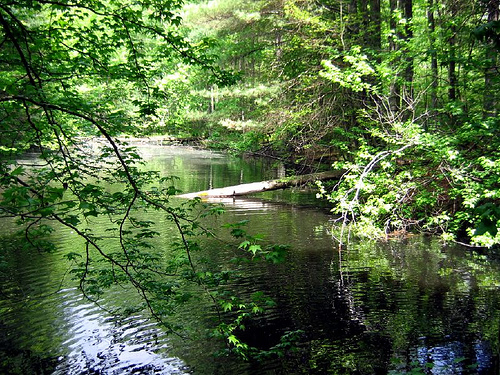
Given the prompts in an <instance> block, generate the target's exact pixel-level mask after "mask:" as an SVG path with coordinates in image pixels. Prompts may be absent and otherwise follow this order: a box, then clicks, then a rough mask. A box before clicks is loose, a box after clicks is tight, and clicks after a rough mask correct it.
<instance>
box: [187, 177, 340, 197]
mask: <svg viewBox="0 0 500 375" xmlns="http://www.w3.org/2000/svg"><path fill="white" fill-rule="evenodd" d="M343 173H344V171H329V172H323V173H313V174H307V175H303V176H297V177H294V178H288V179H286V178H285V179H279V180H269V181H260V182H252V183H249V184H242V185H234V186H227V187H224V188H218V189H210V190H203V191H198V192H195V193H187V194H181V195H178V197H179V198H189V199H193V198H197V197H199V198H202V199H205V198H228V197H236V196H241V195H248V194H252V193H260V192H263V191H269V190H279V189H285V188H288V187H292V186H298V185H305V184H306V183H308V182H314V181H326V180H333V179H337V178H340V177H341V176H342V174H343Z"/></svg>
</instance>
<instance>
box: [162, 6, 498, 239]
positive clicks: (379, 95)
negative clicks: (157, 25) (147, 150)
mask: <svg viewBox="0 0 500 375" xmlns="http://www.w3.org/2000/svg"><path fill="white" fill-rule="evenodd" d="M183 9H184V13H183V15H184V24H183V25H184V27H185V28H186V29H187V33H188V34H187V35H188V36H189V37H190V38H193V39H194V40H198V41H201V40H206V38H210V39H212V40H214V41H216V43H215V44H214V46H213V47H212V50H213V51H214V53H215V55H217V56H218V57H219V63H220V64H221V66H224V67H231V68H232V69H234V70H235V71H239V72H240V75H241V80H240V81H239V82H238V84H237V85H235V86H232V87H228V88H219V87H217V86H216V85H210V86H208V85H207V86H205V87H201V88H200V89H199V90H198V91H197V93H195V94H197V95H198V97H199V98H200V100H202V99H205V105H204V107H203V108H201V111H200V110H199V109H198V110H193V109H194V108H193V109H192V110H191V111H189V112H188V113H187V114H188V116H187V117H185V120H186V121H187V123H188V124H191V126H192V129H191V130H192V131H193V132H195V133H197V132H200V134H202V135H203V136H205V137H207V136H208V137H209V138H210V139H211V140H212V142H213V144H215V145H219V146H220V147H224V148H225V147H230V148H233V149H236V150H252V151H257V152H264V153H268V154H273V155H278V156H280V157H283V158H285V159H286V160H288V161H293V162H295V163H296V166H295V169H296V171H299V172H300V171H304V170H310V169H317V168H321V167H322V166H323V165H325V164H326V165H329V167H330V168H334V169H339V170H346V171H347V172H346V174H345V175H344V177H343V178H342V180H341V181H340V182H339V183H338V184H337V185H336V186H335V188H334V189H333V190H332V189H331V188H329V187H324V188H323V189H322V193H321V194H322V195H323V196H324V197H326V198H327V199H329V200H331V201H332V203H333V204H334V205H335V208H334V213H336V214H339V215H340V216H341V219H342V222H344V223H347V222H351V223H354V222H355V223H357V224H358V227H360V228H362V229H363V231H364V232H365V233H371V234H372V235H374V236H379V235H383V234H384V233H388V232H391V231H397V230H410V231H420V232H430V233H440V234H442V235H443V237H444V238H445V239H446V240H459V241H464V242H469V240H471V239H472V242H473V243H474V244H476V245H481V246H493V245H495V244H497V243H498V240H499V238H498V236H497V233H498V231H497V227H498V219H499V217H500V212H499V208H498V187H499V186H498V178H497V175H498V171H499V169H498V168H499V160H498V149H499V147H498V146H499V144H498V130H499V122H498V111H499V103H498V92H499V90H498V84H499V79H498V78H499V75H498V61H499V60H498V52H499V31H500V26H499V25H500V21H499V2H498V1H495V0H491V1H458V2H457V1H452V2H446V1H443V2H436V1H432V0H428V1H416V0H400V1H395V0H394V1H392V0H391V1H379V0H371V1H368V0H353V1H326V0H325V1H322V0H320V1H314V2H310V1H298V0H286V1H252V2H249V1H224V0H213V1H207V2H197V3H192V4H189V5H187V6H185V7H184V8H183ZM165 130H166V131H169V130H170V129H165Z"/></svg>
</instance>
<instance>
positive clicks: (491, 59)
mask: <svg viewBox="0 0 500 375" xmlns="http://www.w3.org/2000/svg"><path fill="white" fill-rule="evenodd" d="M487 6H488V22H496V21H498V20H499V19H500V0H489V2H488V5H487ZM488 47H489V48H487V49H486V59H487V61H488V67H487V68H486V71H485V74H484V114H485V116H486V117H493V116H495V115H496V114H497V113H498V108H497V104H498V103H497V102H498V93H497V90H495V87H494V86H495V84H494V80H495V78H496V77H497V76H498V72H497V68H498V52H497V50H496V49H495V48H493V47H492V46H488Z"/></svg>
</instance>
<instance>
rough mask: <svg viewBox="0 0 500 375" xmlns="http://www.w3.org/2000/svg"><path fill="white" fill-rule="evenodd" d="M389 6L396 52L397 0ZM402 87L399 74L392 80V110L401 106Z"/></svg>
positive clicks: (391, 0) (390, 25)
mask: <svg viewBox="0 0 500 375" xmlns="http://www.w3.org/2000/svg"><path fill="white" fill-rule="evenodd" d="M389 7H390V11H391V12H390V15H389V17H390V18H389V27H390V29H391V35H390V36H389V49H390V50H391V52H395V51H397V50H398V48H399V45H398V43H397V39H398V33H397V31H396V30H397V22H396V18H395V14H396V11H397V8H398V7H397V0H389ZM400 98H401V95H400V87H399V82H398V77H397V74H396V76H395V77H394V79H393V80H392V81H391V87H390V97H389V102H390V107H391V111H392V112H396V111H398V110H399V108H400Z"/></svg>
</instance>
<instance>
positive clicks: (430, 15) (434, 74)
mask: <svg viewBox="0 0 500 375" xmlns="http://www.w3.org/2000/svg"><path fill="white" fill-rule="evenodd" d="M427 21H428V23H429V46H430V49H431V51H432V52H431V79H432V82H431V109H432V110H433V111H435V110H436V109H437V106H438V103H437V90H438V79H439V76H438V74H439V71H438V61H437V51H436V43H435V41H434V38H435V36H436V20H435V18H434V0H429V4H428V8H427Z"/></svg>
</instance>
